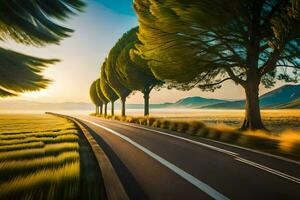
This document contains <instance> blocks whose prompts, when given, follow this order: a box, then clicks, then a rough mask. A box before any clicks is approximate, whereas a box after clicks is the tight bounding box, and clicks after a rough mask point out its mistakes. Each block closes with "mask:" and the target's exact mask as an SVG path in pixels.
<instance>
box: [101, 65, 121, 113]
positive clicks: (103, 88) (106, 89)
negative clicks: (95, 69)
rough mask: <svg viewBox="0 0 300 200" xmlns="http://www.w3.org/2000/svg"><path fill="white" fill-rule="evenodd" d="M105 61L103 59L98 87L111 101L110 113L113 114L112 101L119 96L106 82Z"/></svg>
mask: <svg viewBox="0 0 300 200" xmlns="http://www.w3.org/2000/svg"><path fill="white" fill-rule="evenodd" d="M106 62H107V60H105V61H104V63H103V65H102V66H101V74H100V88H101V91H102V93H103V95H104V96H105V97H106V98H107V99H108V100H109V101H110V102H111V115H114V103H115V101H116V100H117V99H119V96H118V95H117V93H116V92H115V91H114V90H113V88H112V87H111V86H110V85H109V83H108V80H107V76H106V74H107V73H106V71H105V70H106ZM105 109H106V108H105Z"/></svg>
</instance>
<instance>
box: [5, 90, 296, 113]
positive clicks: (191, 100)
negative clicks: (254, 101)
mask: <svg viewBox="0 0 300 200" xmlns="http://www.w3.org/2000/svg"><path fill="white" fill-rule="evenodd" d="M244 105H245V101H244V100H239V101H227V100H222V99H209V98H203V97H197V96H195V97H187V98H182V99H180V100H178V101H177V102H175V103H162V104H151V105H150V108H152V109H163V108H190V109H198V108H200V109H201V108H205V109H244ZM260 105H261V108H270V109H296V108H299V109H300V85H285V86H282V87H280V88H277V89H275V90H273V91H271V92H268V93H266V94H264V95H262V96H261V97H260ZM109 106H110V105H109ZM120 106H121V105H120V104H118V103H117V104H116V105H115V108H116V109H120ZM126 107H127V109H143V108H144V105H143V104H127V105H126ZM10 110H20V111H22V110H27V111H35V110H39V111H40V110H43V111H55V110H89V111H92V110H94V106H93V105H92V104H91V103H84V102H79V103H76V102H65V103H40V102H32V101H23V100H3V101H2V100H0V111H10Z"/></svg>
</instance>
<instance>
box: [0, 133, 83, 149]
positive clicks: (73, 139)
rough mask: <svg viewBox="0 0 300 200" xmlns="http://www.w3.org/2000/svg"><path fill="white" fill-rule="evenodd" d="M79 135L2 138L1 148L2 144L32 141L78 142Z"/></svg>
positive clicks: (0, 141)
mask: <svg viewBox="0 0 300 200" xmlns="http://www.w3.org/2000/svg"><path fill="white" fill-rule="evenodd" d="M78 139H79V137H78V135H74V134H67V135H59V136H57V137H28V138H24V139H22V140H20V139H10V140H0V148H1V146H2V145H16V144H23V143H30V142H38V141H41V142H43V143H45V144H48V143H60V142H76V141H78Z"/></svg>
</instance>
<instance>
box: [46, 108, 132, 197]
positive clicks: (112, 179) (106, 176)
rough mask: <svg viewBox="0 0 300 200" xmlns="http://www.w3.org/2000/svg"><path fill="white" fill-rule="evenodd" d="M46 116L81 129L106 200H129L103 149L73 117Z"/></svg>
mask: <svg viewBox="0 0 300 200" xmlns="http://www.w3.org/2000/svg"><path fill="white" fill-rule="evenodd" d="M46 114H51V115H55V116H58V117H63V118H66V119H68V120H71V121H72V122H74V123H75V124H76V125H77V126H78V128H80V129H81V131H82V133H83V134H84V136H85V138H86V139H87V141H88V142H89V144H90V146H91V148H92V151H93V153H94V155H95V158H96V160H97V163H98V166H99V170H100V171H101V173H102V177H103V181H104V186H105V191H106V196H107V199H108V200H119V199H122V200H127V199H129V197H128V195H127V193H126V191H125V189H124V187H123V185H122V183H121V181H120V179H119V177H118V175H117V173H116V171H115V169H114V168H113V166H112V163H111V162H110V160H109V158H108V157H107V155H106V154H105V152H104V151H103V149H102V148H101V147H100V146H99V144H98V143H97V142H96V140H95V139H94V138H93V136H92V135H91V134H90V132H89V131H88V130H87V129H86V128H85V127H84V126H83V125H82V124H81V123H80V122H79V121H78V120H77V119H75V118H73V117H69V116H66V115H61V114H56V113H50V112H46Z"/></svg>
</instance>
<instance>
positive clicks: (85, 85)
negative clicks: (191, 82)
mask: <svg viewBox="0 0 300 200" xmlns="http://www.w3.org/2000/svg"><path fill="white" fill-rule="evenodd" d="M131 3H132V0H88V6H87V7H86V10H85V12H84V13H80V14H79V15H78V16H76V17H73V18H72V19H71V20H69V21H68V23H66V24H64V25H65V26H68V27H71V28H72V29H74V30H75V33H74V34H73V36H72V37H70V38H67V39H65V40H63V41H62V42H61V45H59V46H57V45H50V46H46V47H43V48H33V47H27V46H22V45H16V44H14V43H13V42H10V43H7V42H6V43H5V44H3V43H1V46H5V47H7V48H12V49H14V50H17V51H21V52H23V53H26V54H29V55H34V56H38V57H43V58H59V59H61V60H62V61H61V62H60V63H58V64H56V65H53V66H51V67H50V68H49V69H47V70H46V71H45V76H46V77H47V78H50V79H52V80H53V83H52V84H51V85H50V86H49V88H48V89H46V90H42V91H40V92H36V93H27V94H23V95H22V96H20V97H16V98H13V99H14V100H16V99H20V100H30V101H40V102H89V101H90V100H89V87H90V84H91V83H92V81H94V80H95V79H97V78H98V77H99V75H100V65H101V63H102V62H103V61H104V59H105V57H106V56H107V55H108V52H109V50H110V49H111V48H112V47H113V46H114V44H115V43H116V42H117V40H118V39H119V38H120V37H121V36H122V34H123V33H124V32H126V31H128V30H129V29H130V28H132V27H134V26H136V25H137V19H136V16H135V15H134V12H133V10H132V8H131ZM187 96H202V97H209V98H225V99H241V98H244V92H243V90H242V88H241V87H240V86H235V85H234V84H232V83H228V84H225V85H224V86H223V88H222V89H220V90H217V91H215V92H214V93H207V92H202V91H200V90H199V89H193V90H191V91H188V92H180V91H176V90H166V89H163V90H160V91H154V92H152V93H151V99H150V100H151V103H161V102H174V101H177V100H178V99H180V98H183V97H187ZM11 99H12V98H10V99H9V100H11ZM5 100H8V99H5ZM2 101H3V99H2ZM128 102H129V103H142V102H143V98H142V95H141V94H140V93H139V92H136V93H135V94H134V95H131V96H130V98H129V99H128Z"/></svg>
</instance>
